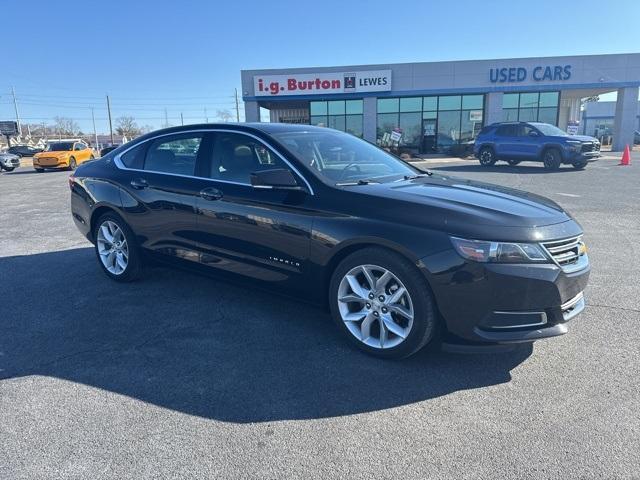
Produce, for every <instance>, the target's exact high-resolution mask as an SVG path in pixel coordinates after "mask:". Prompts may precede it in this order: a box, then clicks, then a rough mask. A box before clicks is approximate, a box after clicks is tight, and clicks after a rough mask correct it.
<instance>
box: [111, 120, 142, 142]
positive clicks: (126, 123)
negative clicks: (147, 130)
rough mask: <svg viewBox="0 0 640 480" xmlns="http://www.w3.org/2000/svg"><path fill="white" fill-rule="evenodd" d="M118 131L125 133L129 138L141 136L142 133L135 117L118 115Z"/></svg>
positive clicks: (121, 133) (119, 133) (118, 132)
mask: <svg viewBox="0 0 640 480" xmlns="http://www.w3.org/2000/svg"><path fill="white" fill-rule="evenodd" d="M116 133H117V134H118V135H123V136H125V137H127V139H129V140H131V139H132V138H136V137H139V136H140V135H141V134H142V131H141V130H140V127H138V124H137V123H136V121H135V119H134V118H133V117H126V116H125V117H118V118H117V119H116Z"/></svg>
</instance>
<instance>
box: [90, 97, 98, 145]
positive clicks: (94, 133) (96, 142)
mask: <svg viewBox="0 0 640 480" xmlns="http://www.w3.org/2000/svg"><path fill="white" fill-rule="evenodd" d="M91 120H92V121H93V139H94V143H95V144H96V149H98V148H99V147H98V132H96V117H95V115H94V114H93V107H91Z"/></svg>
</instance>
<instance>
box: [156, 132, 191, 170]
mask: <svg viewBox="0 0 640 480" xmlns="http://www.w3.org/2000/svg"><path fill="white" fill-rule="evenodd" d="M201 144H202V135H201V134H193V133H189V134H183V135H171V136H167V137H162V138H159V139H157V140H154V141H152V142H151V145H149V148H148V149H147V154H146V155H145V160H144V167H143V168H144V170H149V171H154V172H163V173H173V174H177V175H193V174H194V172H195V168H196V159H197V158H198V152H199V151H200V145H201Z"/></svg>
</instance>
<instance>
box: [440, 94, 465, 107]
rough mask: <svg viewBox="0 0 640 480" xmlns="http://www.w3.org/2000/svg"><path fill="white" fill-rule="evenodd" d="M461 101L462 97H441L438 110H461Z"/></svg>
mask: <svg viewBox="0 0 640 480" xmlns="http://www.w3.org/2000/svg"><path fill="white" fill-rule="evenodd" d="M460 100H461V97H460V95H451V96H446V97H440V98H439V101H438V110H460Z"/></svg>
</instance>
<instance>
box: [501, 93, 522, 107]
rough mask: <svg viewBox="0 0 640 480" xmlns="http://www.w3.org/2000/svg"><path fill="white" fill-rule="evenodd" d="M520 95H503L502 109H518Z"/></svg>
mask: <svg viewBox="0 0 640 480" xmlns="http://www.w3.org/2000/svg"><path fill="white" fill-rule="evenodd" d="M519 98H520V94H519V93H505V94H503V95H502V108H503V109H504V108H518V101H519Z"/></svg>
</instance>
